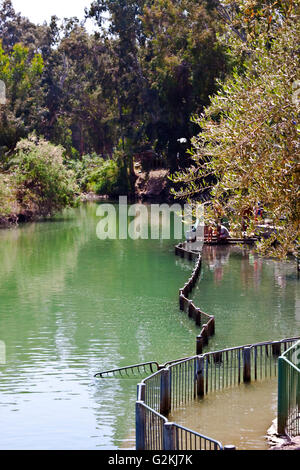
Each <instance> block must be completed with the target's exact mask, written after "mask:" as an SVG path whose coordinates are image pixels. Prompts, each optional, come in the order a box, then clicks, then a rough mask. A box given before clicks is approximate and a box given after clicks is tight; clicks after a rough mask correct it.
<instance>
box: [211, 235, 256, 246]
mask: <svg viewBox="0 0 300 470" xmlns="http://www.w3.org/2000/svg"><path fill="white" fill-rule="evenodd" d="M257 240H258V239H257V238H231V237H230V238H226V240H217V238H216V237H213V238H212V240H211V241H208V240H207V238H205V240H204V244H205V245H209V246H213V245H239V244H243V245H254V243H255V242H256V241H257Z"/></svg>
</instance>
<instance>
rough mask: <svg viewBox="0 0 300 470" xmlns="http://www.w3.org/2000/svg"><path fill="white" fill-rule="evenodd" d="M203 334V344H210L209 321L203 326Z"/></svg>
mask: <svg viewBox="0 0 300 470" xmlns="http://www.w3.org/2000/svg"><path fill="white" fill-rule="evenodd" d="M201 333H202V336H203V345H204V346H205V345H206V344H208V326H207V323H205V324H204V325H203V327H202V331H201Z"/></svg>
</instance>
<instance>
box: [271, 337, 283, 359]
mask: <svg viewBox="0 0 300 470" xmlns="http://www.w3.org/2000/svg"><path fill="white" fill-rule="evenodd" d="M272 354H273V356H280V354H281V343H280V341H274V342H273V343H272Z"/></svg>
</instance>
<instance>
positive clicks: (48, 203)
mask: <svg viewBox="0 0 300 470" xmlns="http://www.w3.org/2000/svg"><path fill="white" fill-rule="evenodd" d="M16 150H17V152H16V158H15V159H14V164H15V165H16V166H15V167H14V172H15V177H16V184H17V200H18V202H19V203H20V205H21V206H22V207H23V208H25V209H27V210H29V211H31V212H33V213H37V214H38V215H42V216H47V215H51V214H53V213H54V212H55V211H59V210H61V209H63V208H64V207H66V206H70V205H73V203H74V200H75V195H76V191H77V186H76V183H75V175H74V173H73V171H71V170H68V169H67V168H66V167H65V166H64V164H63V152H64V149H63V148H62V147H58V146H55V145H53V144H51V143H49V142H47V141H45V140H44V139H40V138H37V137H36V136H35V135H32V136H30V137H29V138H28V139H23V140H21V141H20V142H19V143H18V145H17V149H16Z"/></svg>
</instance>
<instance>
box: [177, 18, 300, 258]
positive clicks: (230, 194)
mask: <svg viewBox="0 0 300 470" xmlns="http://www.w3.org/2000/svg"><path fill="white" fill-rule="evenodd" d="M299 33H300V27H299V22H298V21H297V16H296V15H291V16H290V18H289V19H287V20H286V22H285V23H284V24H283V25H282V27H281V28H280V29H277V38H276V39H273V40H272V41H270V38H269V37H266V36H262V37H261V38H260V40H257V43H256V44H257V45H256V48H255V50H253V51H252V54H251V56H250V58H249V59H248V62H247V63H246V65H245V66H246V71H245V73H244V74H242V75H241V74H238V73H237V72H235V73H234V74H233V76H232V77H231V78H229V79H227V80H226V81H225V83H224V84H223V86H222V89H221V90H220V91H219V92H218V93H217V94H216V95H215V96H214V97H213V98H212V100H211V103H210V105H209V106H208V107H207V108H206V109H205V112H204V113H203V115H202V116H200V117H198V118H196V122H197V124H198V125H199V126H200V127H201V132H200V133H199V134H198V135H197V136H196V137H195V138H194V139H193V148H192V157H193V160H194V165H193V166H192V167H191V168H190V169H189V171H187V172H185V173H183V174H181V175H180V174H177V175H175V177H174V181H175V182H177V183H180V184H181V185H182V189H181V190H179V191H178V192H177V197H183V198H193V199H195V198H199V199H201V196H202V195H203V194H204V193H210V195H211V205H212V212H211V211H208V212H207V216H208V218H209V217H212V216H213V213H214V211H215V217H216V214H217V217H222V216H226V217H228V218H229V220H230V222H231V227H232V229H233V230H236V231H237V232H241V227H242V224H243V222H245V221H246V220H245V218H246V219H247V225H248V229H247V232H248V233H251V232H253V230H254V228H255V223H256V220H255V208H256V207H257V206H258V204H261V205H262V206H263V207H264V210H265V211H266V212H267V214H268V215H269V217H270V218H271V219H272V221H273V225H275V226H276V228H277V231H276V233H273V234H272V236H271V237H270V238H269V239H267V240H264V241H263V242H262V243H261V246H260V252H261V253H268V254H275V255H276V256H280V257H284V256H286V254H287V253H289V252H294V253H296V249H297V244H296V242H297V240H298V242H299V234H300V232H299V228H300V220H299V218H300V205H299V201H300V199H299V183H300V178H299V174H300V167H299V157H300V155H299V153H300V152H299V150H300V148H299V131H300V126H299V101H297V96H298V92H297V90H296V88H295V87H298V88H299V81H297V80H298V78H299V54H298V52H297V51H298V45H297V39H298V38H299ZM246 214H247V215H246Z"/></svg>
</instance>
